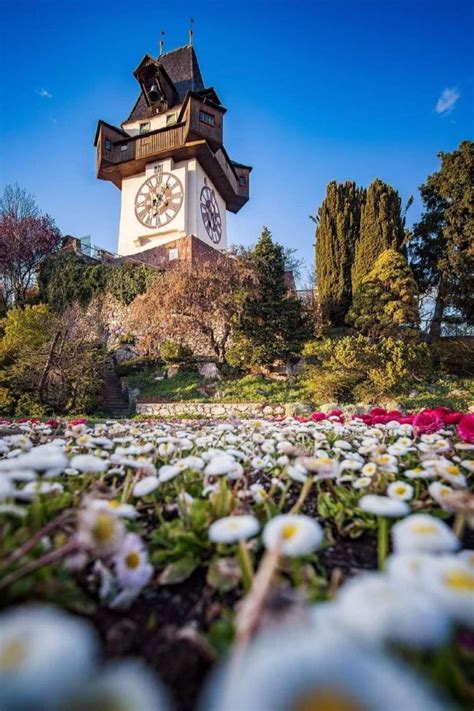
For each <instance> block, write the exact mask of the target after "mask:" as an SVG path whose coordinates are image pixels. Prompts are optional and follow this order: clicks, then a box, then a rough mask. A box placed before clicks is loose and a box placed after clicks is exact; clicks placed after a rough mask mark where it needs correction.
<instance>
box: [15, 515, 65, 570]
mask: <svg viewBox="0 0 474 711" xmlns="http://www.w3.org/2000/svg"><path fill="white" fill-rule="evenodd" d="M74 515H75V514H74V511H72V509H67V510H66V511H61V513H60V514H59V515H58V516H56V518H53V520H52V521H49V523H47V524H46V526H43V528H41V529H40V530H39V531H37V533H35V535H34V536H31V538H29V539H28V540H27V541H26V542H25V543H24V544H23V545H22V546H20V548H17V549H16V550H14V551H13V552H12V553H11V555H10V556H9V557H8V558H7V559H6V560H5V561H4V564H5V566H10V565H11V564H12V563H15V561H17V560H20V558H23V556H24V555H26V554H27V553H28V551H30V550H31V549H32V548H34V547H35V546H36V545H37V544H38V543H39V542H40V541H41V539H42V538H43V537H44V536H48V535H49V534H50V533H51V532H52V531H54V529H55V528H59V526H63V525H64V524H65V523H68V522H69V520H72V519H73V518H74Z"/></svg>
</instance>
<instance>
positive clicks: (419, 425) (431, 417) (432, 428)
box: [413, 410, 444, 434]
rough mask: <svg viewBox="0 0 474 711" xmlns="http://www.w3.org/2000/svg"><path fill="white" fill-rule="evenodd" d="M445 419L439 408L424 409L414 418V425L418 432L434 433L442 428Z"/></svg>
mask: <svg viewBox="0 0 474 711" xmlns="http://www.w3.org/2000/svg"><path fill="white" fill-rule="evenodd" d="M443 425H444V420H443V417H442V415H441V414H440V413H439V412H438V411H437V410H422V411H421V412H419V413H418V414H417V415H415V417H414V418H413V427H414V428H415V430H416V431H417V433H418V434H432V433H433V432H437V431H438V430H442V429H443Z"/></svg>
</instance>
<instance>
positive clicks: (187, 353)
mask: <svg viewBox="0 0 474 711" xmlns="http://www.w3.org/2000/svg"><path fill="white" fill-rule="evenodd" d="M192 354H193V352H192V350H191V349H190V348H188V346H185V345H183V344H182V343H177V342H176V341H170V340H167V341H163V343H162V344H161V346H160V357H161V358H162V359H163V361H164V362H165V363H184V362H186V361H188V360H189V359H190V358H191V356H192Z"/></svg>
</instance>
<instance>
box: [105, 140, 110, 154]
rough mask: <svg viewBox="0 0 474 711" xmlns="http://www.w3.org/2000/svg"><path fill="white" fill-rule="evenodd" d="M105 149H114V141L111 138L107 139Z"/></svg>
mask: <svg viewBox="0 0 474 711" xmlns="http://www.w3.org/2000/svg"><path fill="white" fill-rule="evenodd" d="M105 150H106V151H111V150H112V141H111V140H110V138H106V139H105Z"/></svg>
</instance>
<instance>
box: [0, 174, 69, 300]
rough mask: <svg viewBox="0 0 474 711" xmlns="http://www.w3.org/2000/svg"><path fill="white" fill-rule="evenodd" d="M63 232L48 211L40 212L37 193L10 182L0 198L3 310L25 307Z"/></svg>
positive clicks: (0, 258)
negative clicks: (35, 196) (38, 274)
mask: <svg viewBox="0 0 474 711" xmlns="http://www.w3.org/2000/svg"><path fill="white" fill-rule="evenodd" d="M60 244H61V233H60V232H59V230H58V228H57V227H56V225H55V224H54V220H53V219H52V218H51V217H50V216H49V215H43V214H41V213H40V211H39V208H38V206H37V204H36V201H35V199H34V196H33V195H31V194H30V193H28V192H27V191H26V190H24V189H23V188H20V186H19V185H8V186H7V187H6V188H5V191H4V193H3V196H2V197H1V198H0V281H1V287H0V300H1V302H2V307H3V310H5V309H6V308H8V307H9V306H12V305H14V304H16V305H18V306H20V307H23V306H24V305H25V304H26V302H27V300H28V297H29V295H30V293H31V289H32V288H33V286H34V284H35V279H36V274H37V271H38V269H39V267H40V266H41V264H42V263H43V262H44V261H45V259H47V257H49V256H50V255H51V254H53V253H54V252H56V251H57V250H58V249H59V247H60Z"/></svg>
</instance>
